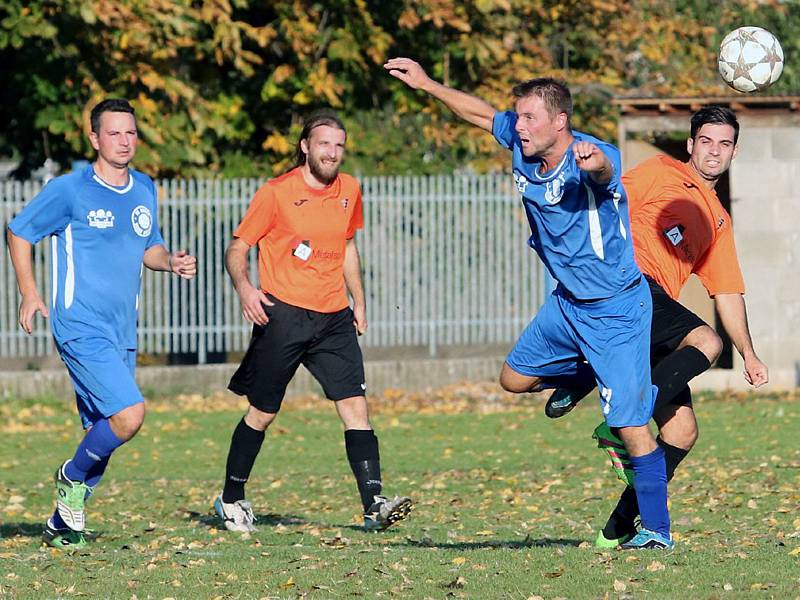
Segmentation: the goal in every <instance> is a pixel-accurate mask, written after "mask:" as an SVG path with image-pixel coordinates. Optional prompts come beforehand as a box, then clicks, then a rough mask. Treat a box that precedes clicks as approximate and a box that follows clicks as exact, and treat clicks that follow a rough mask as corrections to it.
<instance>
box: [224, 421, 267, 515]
mask: <svg viewBox="0 0 800 600" xmlns="http://www.w3.org/2000/svg"><path fill="white" fill-rule="evenodd" d="M264 435H265V432H263V431H257V430H255V429H253V428H251V427H250V426H249V425H248V424H247V423H245V422H244V418H242V420H241V421H239V424H238V425H237V426H236V429H234V430H233V437H232V438H231V447H230V450H228V462H227V464H226V466H225V488H224V489H223V490H222V501H223V502H225V503H227V504H231V503H233V502H236V501H237V500H244V484H245V483H247V480H248V479H249V478H250V471H251V470H252V469H253V464H254V463H255V462H256V457H257V456H258V452H259V451H260V450H261V444H262V443H263V442H264Z"/></svg>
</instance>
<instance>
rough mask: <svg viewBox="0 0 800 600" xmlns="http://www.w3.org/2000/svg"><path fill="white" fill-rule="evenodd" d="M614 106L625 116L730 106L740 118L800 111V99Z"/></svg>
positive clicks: (622, 102)
mask: <svg viewBox="0 0 800 600" xmlns="http://www.w3.org/2000/svg"><path fill="white" fill-rule="evenodd" d="M613 103H614V104H615V105H616V106H619V108H620V111H621V112H622V114H623V115H663V114H676V113H683V114H687V113H690V114H691V113H694V112H695V111H697V110H699V109H700V108H702V107H703V106H708V105H711V104H716V105H718V106H727V107H728V108H730V109H731V110H733V111H735V112H736V114H737V115H743V114H747V113H751V112H758V113H761V114H763V113H764V112H765V111H770V112H780V113H786V112H798V111H800V96H794V95H788V96H765V95H758V96H755V95H754V96H750V95H747V94H737V95H736V96H706V97H699V98H625V97H617V98H614V100H613Z"/></svg>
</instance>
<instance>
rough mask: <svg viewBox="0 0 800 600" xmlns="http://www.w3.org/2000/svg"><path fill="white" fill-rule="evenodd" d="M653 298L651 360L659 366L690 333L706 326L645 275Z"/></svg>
mask: <svg viewBox="0 0 800 600" xmlns="http://www.w3.org/2000/svg"><path fill="white" fill-rule="evenodd" d="M645 279H647V283H648V284H649V285H650V295H651V296H652V297H653V324H652V326H651V329H650V360H651V362H652V364H653V365H656V364H658V362H660V361H661V360H662V359H663V358H664V357H665V356H667V354H670V353H672V352H674V351H675V350H676V349H677V348H678V346H679V345H680V343H681V342H682V341H683V338H685V337H686V336H687V335H689V333H690V332H691V331H692V330H694V329H697V328H698V327H702V326H703V325H706V322H705V321H703V319H701V318H700V317H698V316H697V315H696V314H694V313H693V312H692V311H690V310H689V309H688V308H686V307H685V306H684V305H683V304H681V303H680V302H678V301H677V300H673V299H672V298H671V297H670V295H669V294H667V292H665V291H664V288H662V287H661V286H660V285H658V283H656V282H655V281H654V280H653V279H651V278H650V277H648V276H647V275H645Z"/></svg>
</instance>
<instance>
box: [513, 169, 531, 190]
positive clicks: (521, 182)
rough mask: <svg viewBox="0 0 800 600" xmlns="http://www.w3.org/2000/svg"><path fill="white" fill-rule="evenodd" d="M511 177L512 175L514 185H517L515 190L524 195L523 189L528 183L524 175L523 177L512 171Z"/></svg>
mask: <svg viewBox="0 0 800 600" xmlns="http://www.w3.org/2000/svg"><path fill="white" fill-rule="evenodd" d="M513 175H514V183H516V184H517V189H518V190H519V193H520V194H523V195H524V194H525V188H527V187H528V184H529V183H530V181H528V180H527V178H526V177H525V175H523V174H522V173H520V172H518V171H514V173H513Z"/></svg>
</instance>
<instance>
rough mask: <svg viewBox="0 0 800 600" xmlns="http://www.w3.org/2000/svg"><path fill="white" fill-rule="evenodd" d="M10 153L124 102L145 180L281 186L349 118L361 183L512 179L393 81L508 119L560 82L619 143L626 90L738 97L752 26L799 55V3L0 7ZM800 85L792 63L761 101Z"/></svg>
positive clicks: (94, 1) (42, 2) (70, 136)
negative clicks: (725, 73)
mask: <svg viewBox="0 0 800 600" xmlns="http://www.w3.org/2000/svg"><path fill="white" fill-rule="evenodd" d="M0 11H2V13H3V14H4V15H5V16H4V17H3V18H2V19H0V60H2V61H3V64H7V65H13V67H12V68H11V69H10V72H9V73H8V75H7V80H8V84H7V85H6V86H5V87H4V89H3V90H0V131H2V132H4V134H3V135H2V136H0V154H6V155H10V154H12V153H15V154H16V155H17V156H18V157H19V158H20V159H21V160H22V164H23V169H22V171H26V170H29V169H30V168H32V167H34V166H36V165H38V164H41V162H42V161H43V160H44V158H45V157H46V156H51V157H53V158H55V159H56V160H59V161H60V162H62V163H66V162H68V161H69V159H71V158H75V157H82V156H89V155H91V152H90V149H89V147H88V144H87V142H86V139H85V135H84V133H83V132H84V130H85V128H86V123H87V114H88V110H89V109H90V107H91V106H92V105H93V104H94V103H95V102H96V101H97V100H99V99H100V98H102V97H104V96H108V95H116V96H122V97H126V98H129V99H131V100H132V101H133V102H134V104H135V106H136V108H137V114H138V118H139V124H140V129H141V133H142V141H143V145H142V150H141V152H140V154H139V156H138V157H137V166H139V167H140V168H142V169H143V170H146V171H147V172H149V173H152V174H160V175H176V174H179V175H184V176H188V175H193V174H199V173H205V174H228V175H231V174H237V175H256V174H257V175H271V174H274V173H278V172H281V171H283V170H285V169H286V168H288V167H289V166H291V164H292V155H293V152H294V143H295V141H296V136H297V134H298V133H299V130H300V127H301V123H302V119H303V116H304V115H306V114H308V112H310V111H311V110H312V109H314V108H317V107H320V106H331V107H333V108H335V109H337V110H338V111H339V112H340V114H341V115H342V117H343V119H344V121H345V123H346V125H347V127H348V132H349V136H350V143H349V149H348V158H347V161H348V162H347V165H346V166H347V167H348V168H349V169H350V170H353V171H357V172H361V173H363V174H372V173H435V172H442V171H449V170H452V169H457V168H467V169H473V170H477V171H484V170H489V169H497V168H504V166H505V165H506V157H505V156H503V155H502V154H501V153H499V152H498V149H497V146H496V144H494V142H493V141H492V140H491V138H490V137H489V136H476V135H474V133H473V132H472V131H471V130H470V129H469V127H468V126H465V125H463V124H461V123H459V122H458V121H457V120H455V119H454V118H453V117H452V116H451V115H450V114H449V113H448V112H447V111H446V110H444V109H443V108H442V107H441V106H439V105H438V104H437V103H436V102H435V101H433V100H431V99H430V98H428V97H426V96H425V95H424V94H420V93H417V92H414V91H412V90H409V89H407V88H405V86H403V85H402V84H401V83H400V82H397V81H394V80H393V79H392V78H391V77H389V76H388V75H387V74H386V73H385V72H384V70H383V67H382V64H383V62H384V61H385V59H386V58H388V57H390V56H398V55H405V56H411V57H414V58H415V59H417V60H419V61H420V63H422V64H423V65H424V66H425V67H426V68H427V69H428V71H429V72H430V73H431V74H432V75H433V76H434V77H436V78H438V79H440V80H443V81H445V82H446V83H448V84H450V85H453V86H455V87H458V88H460V89H463V90H465V91H468V92H471V93H474V94H477V95H479V96H482V97H484V98H486V99H487V100H488V101H490V102H492V103H493V104H494V105H495V106H497V107H498V108H508V107H510V106H511V101H510V98H509V91H510V89H511V87H512V86H513V84H514V83H515V82H517V81H519V80H522V79H527V78H529V77H532V76H539V75H545V76H555V77H561V78H564V79H566V80H567V81H568V83H569V84H570V87H571V89H572V90H573V93H574V94H575V97H576V98H575V105H576V110H575V116H574V119H573V123H574V126H575V127H576V128H578V129H582V130H585V131H588V132H590V133H594V134H596V135H598V136H600V137H605V138H613V137H614V132H615V129H616V119H617V114H616V113H615V109H614V107H613V105H612V104H611V103H610V102H609V100H610V99H611V98H612V97H614V96H615V95H639V96H674V95H687V96H699V95H709V94H713V95H720V94H724V95H730V94H733V93H734V92H731V91H730V90H728V89H727V88H726V87H725V86H724V84H723V83H722V82H721V80H720V78H719V76H718V75H717V72H716V53H717V49H718V46H719V42H720V41H721V39H722V37H723V36H724V35H725V34H726V33H727V32H728V31H730V30H731V29H734V28H735V27H737V26H739V25H741V24H755V25H761V26H763V27H765V28H767V29H769V30H770V31H772V32H773V33H775V34H776V35H777V36H778V38H779V39H780V40H781V42H782V43H783V45H784V50H785V52H786V55H787V56H788V57H792V56H797V55H799V54H800V17H799V16H798V14H800V10H798V3H797V0H789V1H780V0H738V1H731V2H719V1H718V0H671V1H669V2H664V1H663V0H580V1H578V0H560V1H556V0H396V1H395V2H391V3H389V2H383V1H381V0H274V1H273V2H270V3H264V2H260V1H257V0H195V1H191V0H176V1H168V0H30V1H26V2H22V1H21V0H0ZM798 88H800V72H798V67H797V66H795V63H794V62H788V63H787V64H786V67H785V71H784V75H783V77H782V79H781V80H780V81H779V82H778V83H777V84H776V85H775V86H774V87H773V88H771V89H770V91H769V92H768V93H780V92H782V91H783V92H786V91H788V90H792V89H798Z"/></svg>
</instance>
